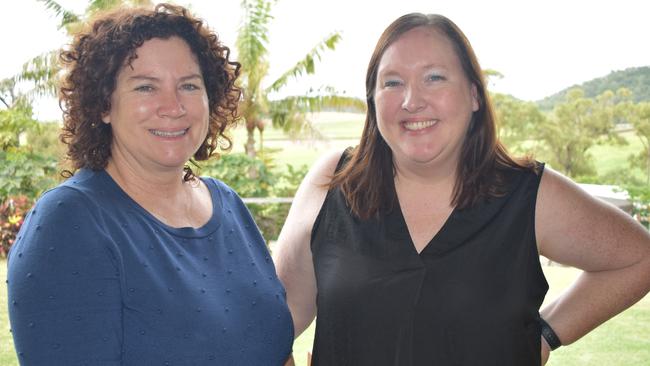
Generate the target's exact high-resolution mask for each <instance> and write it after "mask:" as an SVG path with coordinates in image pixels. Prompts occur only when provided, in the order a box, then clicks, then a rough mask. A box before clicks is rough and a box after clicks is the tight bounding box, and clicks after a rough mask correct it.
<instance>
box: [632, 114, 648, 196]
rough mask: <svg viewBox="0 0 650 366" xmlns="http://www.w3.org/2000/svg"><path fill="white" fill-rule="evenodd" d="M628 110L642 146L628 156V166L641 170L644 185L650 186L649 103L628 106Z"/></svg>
mask: <svg viewBox="0 0 650 366" xmlns="http://www.w3.org/2000/svg"><path fill="white" fill-rule="evenodd" d="M630 110H631V111H632V112H631V113H630V117H629V121H630V123H631V124H632V126H633V127H634V132H635V133H636V135H637V137H638V138H639V140H640V141H641V144H642V145H643V150H641V151H639V153H638V154H636V155H632V156H630V158H629V161H630V165H631V166H632V167H638V168H641V170H643V171H644V172H645V176H646V185H650V102H643V103H639V104H636V105H633V106H630Z"/></svg>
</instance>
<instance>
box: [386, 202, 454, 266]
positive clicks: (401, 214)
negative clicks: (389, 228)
mask: <svg viewBox="0 0 650 366" xmlns="http://www.w3.org/2000/svg"><path fill="white" fill-rule="evenodd" d="M396 199H397V202H396V203H397V213H398V216H399V217H398V219H399V224H400V225H401V226H402V227H403V228H404V233H405V235H404V237H405V238H408V246H409V249H410V250H412V251H413V253H415V254H416V255H417V256H418V257H421V256H422V254H423V253H424V252H425V251H427V249H428V248H429V247H432V246H433V243H434V242H435V241H436V239H439V238H440V236H442V235H443V232H445V231H448V230H449V229H448V227H449V226H450V225H451V224H450V222H451V221H452V219H453V217H454V216H455V215H456V207H454V208H452V210H451V212H450V213H449V215H448V216H447V218H446V219H445V221H444V222H443V223H442V225H441V226H440V229H438V231H437V232H436V233H435V234H433V236H432V237H431V238H430V239H429V240H428V241H427V243H426V244H425V245H424V247H422V250H420V251H418V250H417V248H416V246H415V242H414V241H413V237H412V236H411V232H410V230H409V226H408V224H407V223H406V217H405V216H404V211H402V205H401V204H400V202H399V197H397V198H396Z"/></svg>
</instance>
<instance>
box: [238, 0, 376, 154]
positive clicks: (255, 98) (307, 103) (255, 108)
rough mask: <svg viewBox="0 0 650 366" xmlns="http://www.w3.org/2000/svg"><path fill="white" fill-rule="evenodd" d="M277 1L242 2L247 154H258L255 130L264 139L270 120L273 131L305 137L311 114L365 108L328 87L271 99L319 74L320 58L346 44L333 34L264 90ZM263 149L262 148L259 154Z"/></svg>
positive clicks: (240, 41) (240, 49) (242, 107)
mask: <svg viewBox="0 0 650 366" xmlns="http://www.w3.org/2000/svg"><path fill="white" fill-rule="evenodd" d="M273 4H275V1H274V0H243V1H242V3H241V6H242V9H243V11H244V12H243V13H244V15H243V19H242V22H241V26H240V28H239V33H238V35H237V42H236V46H237V56H238V61H239V62H240V63H241V65H242V74H241V77H240V87H241V88H242V91H243V97H242V102H241V105H240V111H241V115H242V117H243V119H244V121H245V123H246V131H247V136H248V138H247V141H246V145H245V149H246V153H247V154H248V155H249V156H255V155H256V150H257V149H256V147H255V131H259V133H260V138H261V139H263V133H264V128H265V124H266V122H265V121H264V119H270V120H271V123H272V124H273V126H274V127H279V128H282V129H283V130H284V131H285V132H288V133H290V134H292V135H293V136H296V135H304V134H302V133H304V132H309V133H311V134H312V135H317V133H315V132H314V131H315V128H314V127H313V125H312V124H311V123H310V121H309V120H308V119H307V118H306V115H305V114H306V113H307V112H315V111H319V110H321V108H323V107H332V108H337V109H340V108H354V109H356V110H363V109H364V108H365V104H364V103H363V101H361V100H358V99H355V98H350V97H346V96H343V95H340V93H337V92H336V91H335V90H334V89H332V88H329V87H324V88H321V89H319V90H316V91H314V90H311V91H309V92H307V93H305V94H304V95H299V96H287V97H284V98H280V99H275V100H274V99H272V98H271V97H270V95H272V94H273V95H277V94H279V93H280V92H281V91H282V89H283V88H284V87H285V86H286V85H287V84H288V83H289V81H291V80H296V79H298V78H299V77H301V76H303V75H307V74H314V73H315V72H316V63H317V62H318V61H319V60H320V59H321V57H322V56H321V55H322V54H323V52H325V51H327V50H334V49H335V48H336V45H337V43H338V42H339V41H340V40H341V35H340V34H339V33H338V32H334V33H332V34H329V35H328V36H326V37H325V38H323V40H322V41H321V42H319V43H318V44H317V45H316V46H314V47H313V48H312V49H311V50H310V51H309V52H308V53H307V54H306V55H305V56H304V57H303V58H302V60H299V61H298V62H297V63H296V64H295V65H294V66H292V67H291V68H290V69H289V70H287V71H285V72H284V73H283V74H282V75H281V76H280V77H279V78H278V79H276V80H275V81H273V82H272V83H271V84H270V86H268V87H264V86H263V83H264V79H265V78H266V77H267V75H268V70H269V61H268V54H269V51H268V26H269V23H270V22H271V20H272V19H273V16H272V15H271V10H272V8H273ZM262 148H263V145H262V146H261V148H260V150H261V149H262Z"/></svg>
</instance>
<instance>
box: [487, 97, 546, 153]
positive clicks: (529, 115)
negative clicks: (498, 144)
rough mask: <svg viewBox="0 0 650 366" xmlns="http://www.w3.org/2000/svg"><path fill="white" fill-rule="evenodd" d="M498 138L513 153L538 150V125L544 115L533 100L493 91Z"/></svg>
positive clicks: (541, 122) (543, 119) (543, 122)
mask: <svg viewBox="0 0 650 366" xmlns="http://www.w3.org/2000/svg"><path fill="white" fill-rule="evenodd" d="M491 98H492V101H493V102H494V106H495V112H496V117H497V127H498V132H499V139H500V140H501V141H502V142H503V143H504V144H505V146H506V147H507V148H508V150H510V151H511V152H513V153H515V154H533V153H534V152H535V151H537V150H539V149H540V147H539V140H538V139H537V135H538V129H539V126H541V125H544V124H545V123H546V117H545V115H544V114H542V112H540V110H539V108H538V107H537V105H536V104H535V103H533V102H524V101H521V100H519V99H517V98H514V97H512V96H510V95H505V94H500V93H493V94H491Z"/></svg>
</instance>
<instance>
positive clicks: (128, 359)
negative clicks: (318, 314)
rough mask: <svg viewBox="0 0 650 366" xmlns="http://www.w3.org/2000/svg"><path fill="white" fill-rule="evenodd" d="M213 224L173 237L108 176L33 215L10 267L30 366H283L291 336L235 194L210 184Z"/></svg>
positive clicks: (56, 194)
mask: <svg viewBox="0 0 650 366" xmlns="http://www.w3.org/2000/svg"><path fill="white" fill-rule="evenodd" d="M203 181H204V182H205V184H206V185H207V186H208V188H209V190H210V194H211V195H212V204H213V214H212V217H211V218H210V221H209V222H208V223H206V224H205V225H204V226H202V227H200V228H198V229H194V228H172V227H169V226H167V225H165V224H164V223H162V222H161V221H159V220H158V219H156V218H155V217H154V216H153V215H151V214H150V213H149V212H148V211H146V210H145V209H143V208H142V207H141V206H139V205H138V204H137V203H136V202H135V201H133V200H132V199H131V198H130V197H129V196H128V195H127V194H126V193H125V192H124V191H122V189H121V188H120V187H119V186H118V185H117V184H116V183H115V181H113V179H112V178H111V177H110V176H109V175H108V174H107V173H106V172H105V171H98V172H93V171H90V170H81V171H79V172H78V173H77V174H76V175H75V176H74V177H72V178H70V179H68V180H67V181H66V182H64V183H63V184H61V185H60V186H58V187H57V188H54V189H52V190H50V191H48V192H46V193H45V194H44V195H43V196H42V197H41V198H40V199H39V201H38V202H37V204H36V205H35V206H34V208H33V209H32V210H31V212H30V213H29V214H28V215H27V218H26V219H25V223H24V224H23V226H22V228H21V231H20V232H19V234H18V238H17V240H16V243H15V244H14V245H13V247H12V249H11V252H10V255H9V262H8V266H9V268H8V274H7V278H8V289H9V317H10V321H11V327H12V332H13V337H14V343H15V347H16V352H17V353H18V359H19V360H20V362H21V364H23V365H161V366H162V365H264V366H268V365H282V363H283V362H284V360H285V359H286V358H287V357H288V355H289V353H290V352H291V345H292V340H293V325H292V320H291V315H290V314H289V310H288V307H287V304H286V300H285V292H284V289H283V287H282V285H281V284H280V282H279V280H278V278H277V276H276V274H275V268H274V266H273V262H272V261H271V258H270V256H269V253H268V250H267V248H266V246H265V243H264V240H263V238H262V236H261V235H260V233H259V230H258V228H257V226H256V225H255V223H254V221H253V219H252V217H251V215H250V213H249V212H248V210H247V208H246V206H245V205H244V204H243V203H242V201H241V199H240V198H239V197H238V196H237V194H236V193H235V192H234V191H233V190H232V189H231V188H229V187H228V186H226V185H225V184H223V183H222V182H220V181H218V180H215V179H211V178H203Z"/></svg>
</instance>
